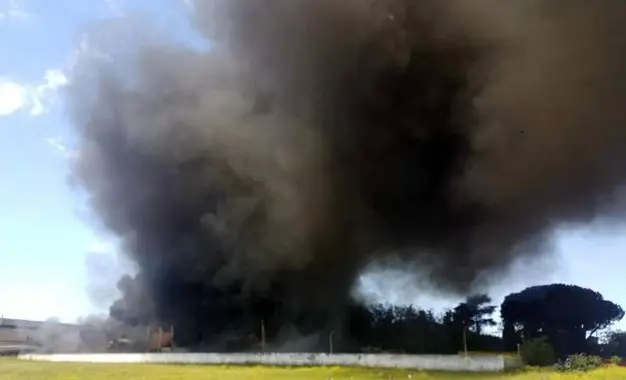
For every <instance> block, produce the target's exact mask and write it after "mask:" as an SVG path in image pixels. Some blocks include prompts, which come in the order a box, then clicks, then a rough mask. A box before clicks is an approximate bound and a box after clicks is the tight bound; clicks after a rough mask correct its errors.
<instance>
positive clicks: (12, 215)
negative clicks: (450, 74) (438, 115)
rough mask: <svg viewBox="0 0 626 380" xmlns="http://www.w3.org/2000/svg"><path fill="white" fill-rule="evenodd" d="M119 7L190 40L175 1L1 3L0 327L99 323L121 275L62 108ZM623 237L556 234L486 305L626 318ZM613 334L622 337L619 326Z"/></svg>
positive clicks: (391, 287) (396, 289)
mask: <svg viewBox="0 0 626 380" xmlns="http://www.w3.org/2000/svg"><path fill="white" fill-rule="evenodd" d="M124 1H127V2H128V4H130V3H131V2H132V4H133V6H135V7H138V8H142V7H143V8H145V9H150V11H151V12H152V14H153V15H154V16H155V17H156V18H158V19H162V20H168V21H170V22H172V23H174V24H175V25H174V26H176V25H178V26H180V30H181V32H182V33H181V37H183V38H188V37H189V34H188V32H187V31H186V30H185V29H184V28H183V23H182V12H181V11H182V7H181V6H180V5H181V4H179V2H182V0H132V1H131V0H108V1H107V0H89V1H86V0H64V1H63V2H62V4H63V5H62V6H59V4H60V2H56V1H50V0H21V1H20V0H0V57H2V59H0V173H1V177H0V178H1V182H0V258H1V261H0V313H1V314H4V316H5V317H14V318H28V319H45V318H47V317H51V316H55V317H59V318H60V319H62V320H65V321H73V320H75V319H76V318H77V317H79V316H81V315H85V314H88V313H91V312H97V311H101V310H102V307H103V306H105V305H106V304H107V303H108V302H109V299H110V297H111V294H107V296H106V297H105V296H103V297H102V302H100V303H99V304H94V303H93V302H91V300H90V297H89V296H88V292H87V291H86V289H87V288H88V285H99V284H102V285H107V284H110V283H111V281H112V280H113V279H114V278H116V277H117V276H119V274H120V273H121V271H123V270H124V268H128V265H127V264H125V263H123V262H121V261H120V259H119V257H117V255H116V249H115V241H114V239H113V238H112V237H110V236H105V235H102V233H101V232H98V231H96V230H95V229H93V228H92V227H91V224H90V223H89V217H88V216H87V213H86V210H85V205H84V204H83V198H82V197H81V194H80V193H79V192H78V191H76V190H75V189H72V188H70V187H69V186H68V183H67V179H66V177H67V173H68V167H69V165H70V163H71V160H72V154H73V150H72V135H71V131H70V128H69V125H68V122H67V120H66V117H65V114H64V108H63V98H62V96H61V94H62V90H63V87H64V85H66V81H67V77H66V76H65V73H67V70H70V69H71V65H72V62H73V61H74V60H75V59H76V57H77V54H80V53H81V51H82V50H81V49H84V48H85V46H84V40H83V39H82V37H81V36H82V35H83V31H84V29H85V28H86V27H87V26H89V25H90V24H91V23H93V22H94V21H96V20H98V19H101V18H103V17H107V16H115V15H119V14H121V13H123V12H126V11H128V10H129V9H130V7H129V6H128V4H127V3H125V2H124ZM81 42H82V43H83V44H82V45H81ZM625 232H626V228H624V227H623V226H611V228H610V229H608V228H606V227H605V228H601V227H597V228H594V229H591V228H581V229H578V230H570V231H562V232H560V233H559V234H557V235H556V237H555V239H556V241H557V244H556V246H555V250H554V252H551V253H550V255H548V256H547V258H546V260H544V261H542V262H539V263H521V264H520V265H519V266H518V267H516V269H515V271H514V272H515V274H514V275H513V276H512V277H511V278H509V279H508V280H507V281H506V283H502V284H499V285H496V286H495V287H494V288H493V289H492V290H491V291H490V293H491V294H492V295H493V296H494V298H495V300H496V302H500V301H501V299H502V297H504V296H505V295H506V294H508V293H510V292H512V291H519V290H522V289H523V288H524V287H526V286H530V285H535V284H543V283H550V282H565V283H573V284H577V285H581V286H585V287H590V288H593V289H595V290H598V291H600V292H601V293H602V294H603V295H604V296H605V297H606V298H608V299H610V300H612V301H615V302H617V303H619V304H621V305H623V306H625V307H626V280H624V278H623V277H621V276H623V275H624V274H625V273H626V272H624V268H626V256H625V255H623V250H624V248H625V247H626V233H625ZM94 257H96V258H99V259H100V260H102V262H103V264H102V266H101V267H100V269H98V270H97V271H96V272H97V273H88V272H87V269H86V268H87V266H86V265H85V262H86V260H87V259H88V258H91V259H92V260H93V259H94ZM93 267H94V266H92V268H93ZM92 272H93V271H92ZM105 288H106V286H105ZM362 288H363V290H364V293H365V294H366V298H368V299H370V300H375V301H381V300H388V301H392V302H417V303H419V304H421V305H424V306H427V307H436V308H441V307H446V306H450V305H452V304H454V303H455V302H458V300H454V299H450V300H448V299H446V300H443V299H441V298H439V297H433V296H428V295H427V294H423V293H422V292H420V291H419V290H418V289H417V288H416V287H415V286H410V285H409V282H408V281H407V279H406V277H403V276H402V275H398V274H397V273H396V274H394V275H393V276H384V275H380V274H379V275H371V276H368V277H367V278H364V279H363V281H362ZM98 289H99V288H98ZM98 289H96V290H98ZM109 289H110V287H109ZM99 290H103V289H99ZM104 290H106V289H104ZM619 327H621V328H626V321H624V322H622V323H620V325H619Z"/></svg>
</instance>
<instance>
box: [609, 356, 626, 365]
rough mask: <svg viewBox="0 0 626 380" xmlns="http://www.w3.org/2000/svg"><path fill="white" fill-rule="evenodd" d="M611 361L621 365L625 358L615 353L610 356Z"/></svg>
mask: <svg viewBox="0 0 626 380" xmlns="http://www.w3.org/2000/svg"><path fill="white" fill-rule="evenodd" d="M609 362H610V363H611V364H613V365H621V364H622V363H623V362H624V359H622V358H620V357H619V356H617V355H613V356H611V357H610V358H609Z"/></svg>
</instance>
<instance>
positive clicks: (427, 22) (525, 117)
mask: <svg viewBox="0 0 626 380" xmlns="http://www.w3.org/2000/svg"><path fill="white" fill-rule="evenodd" d="M192 3H193V6H192V7H191V8H190V19H191V23H192V24H193V25H194V26H195V27H197V30H198V31H199V32H200V33H201V34H202V35H203V36H204V37H205V38H206V39H207V40H209V41H210V42H211V49H209V51H199V50H197V49H194V48H190V47H187V46H184V45H182V44H179V43H176V42H174V39H173V38H172V39H169V38H168V36H164V35H159V36H158V38H157V39H145V38H143V37H145V34H141V33H135V34H131V33H129V34H128V35H141V38H137V40H133V39H132V38H127V37H125V38H124V41H122V42H120V40H119V39H117V40H116V46H115V49H109V48H110V46H109V48H107V46H100V47H98V48H99V49H100V50H99V52H100V53H102V54H103V55H105V56H106V57H107V59H106V60H103V61H98V62H95V61H93V60H91V61H85V62H82V63H80V64H79V65H78V66H77V68H76V71H75V73H74V77H73V78H72V85H71V88H70V94H69V95H70V104H71V109H72V118H73V122H74V126H75V129H76V132H77V135H78V137H79V145H80V146H79V148H80V155H79V157H78V159H77V160H76V167H75V170H74V173H73V175H74V179H75V180H76V181H77V182H78V183H79V184H80V185H81V186H82V187H83V188H84V189H85V190H86V191H87V192H88V194H89V197H90V202H91V205H92V208H93V210H94V212H95V214H96V215H97V217H98V220H100V221H101V222H102V224H103V225H104V226H105V227H106V228H107V229H109V230H110V231H111V232H113V233H115V234H117V235H118V236H120V237H121V238H122V239H123V241H124V244H125V245H124V249H125V252H126V253H127V255H128V256H129V257H130V258H132V260H133V261H134V262H135V263H136V264H137V266H138V268H139V272H138V274H137V275H136V276H126V277H124V278H122V279H121V280H120V282H119V285H118V286H119V289H120V290H121V293H122V296H121V298H120V299H119V300H118V301H117V302H116V303H115V304H114V305H112V306H111V315H112V316H113V317H114V318H116V319H119V320H122V321H125V322H126V323H129V324H146V325H162V326H164V327H165V326H169V325H174V326H175V329H176V340H177V343H179V344H180V345H197V346H201V345H211V347H217V346H212V345H213V344H215V343H218V342H219V340H220V339H219V337H221V336H223V333H224V332H227V331H228V332H236V333H237V334H239V335H240V336H248V335H249V334H251V333H253V334H256V333H257V332H258V331H259V326H260V325H261V321H265V331H266V334H267V340H268V344H271V343H272V342H273V343H274V344H275V345H281V344H283V343H285V342H287V341H290V342H291V343H294V335H296V336H308V337H309V338H308V339H307V340H306V342H305V341H304V340H303V341H302V342H305V343H302V344H295V343H294V344H293V345H291V346H289V347H290V348H289V349H290V350H314V349H316V348H318V347H320V344H321V346H323V347H325V346H326V343H325V341H326V337H327V336H328V335H327V333H328V332H329V331H330V330H333V331H337V342H338V343H337V344H338V345H339V344H340V343H341V342H343V343H347V342H349V337H348V336H346V335H345V334H342V333H341V332H342V326H343V323H344V321H345V318H344V317H345V313H346V310H347V306H348V305H349V304H350V302H352V301H351V299H350V291H351V288H352V286H353V284H354V282H355V279H356V278H357V276H358V275H359V273H360V272H361V270H362V269H363V268H364V267H365V266H366V265H368V264H370V263H371V262H373V261H375V260H377V259H379V258H384V257H388V256H394V257H396V258H398V259H400V260H403V261H404V262H406V263H407V264H411V265H416V266H419V267H420V268H421V269H422V272H423V273H427V275H428V276H429V281H430V282H431V283H432V284H434V285H435V286H437V287H439V288H440V289H442V291H447V292H450V293H465V292H467V291H470V290H471V289H472V288H473V287H474V286H475V285H476V284H477V283H479V282H480V281H481V280H482V279H484V278H485V277H486V276H487V277H488V276H493V275H501V274H506V270H507V268H508V267H509V265H510V264H511V263H512V262H514V261H515V260H516V259H518V258H520V257H532V256H533V255H540V254H542V253H543V252H545V251H546V250H549V249H545V248H546V244H549V236H550V234H551V232H552V230H553V229H554V228H556V227H559V226H562V225H568V224H575V223H587V222H590V221H592V220H594V218H596V217H598V216H611V215H614V214H616V213H619V212H621V210H622V208H621V206H623V202H622V201H623V197H622V196H621V190H622V189H623V186H622V185H623V184H624V179H625V175H626V168H625V167H624V166H625V165H626V164H625V162H626V161H625V160H624V159H623V158H624V152H626V150H625V149H624V148H626V128H624V118H625V116H624V113H623V104H625V103H624V102H625V101H626V81H625V80H624V77H623V76H624V74H623V67H624V63H626V60H625V58H626V39H624V37H623V32H624V31H625V30H624V29H626V25H624V23H623V19H624V16H626V3H625V2H624V1H620V0H606V1H603V2H602V4H600V3H597V2H591V1H583V0H580V1H578V0H568V1H561V0H548V1H528V0H504V1H503V0H481V1H466V0H448V1H439V0H425V1H413V0H375V1H371V0H345V1H336V0H300V1H289V0H205V1H200V0H198V1H193V2H192ZM128 22H129V23H130V25H132V20H129V21H128ZM135 27H136V25H135ZM109 30H113V29H109ZM106 33H110V32H105V34H106ZM104 40H106V38H104ZM146 41H148V42H146ZM121 45H123V48H122V47H120V46H121ZM290 331H295V333H294V332H290ZM315 333H323V334H321V335H320V336H322V337H323V338H322V340H321V342H322V343H320V342H319V341H318V340H317V339H315V338H314V336H315V335H314V334H315ZM311 337H313V338H311ZM276 347H278V346H274V348H276ZM337 349H340V347H339V346H338V347H337Z"/></svg>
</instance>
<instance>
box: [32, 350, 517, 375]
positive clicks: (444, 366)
mask: <svg viewBox="0 0 626 380" xmlns="http://www.w3.org/2000/svg"><path fill="white" fill-rule="evenodd" d="M20 359H24V360H40V361H54V362H88V363H172V364H213V365H244V364H257V365H269V366H349V367H372V368H403V369H418V370H428V371H468V372H502V371H505V370H512V369H515V368H517V367H519V366H520V363H519V361H518V360H515V359H512V358H505V357H504V356H501V355H498V356H495V355H494V356H485V355H481V356H467V357H466V356H462V355H392V354H333V355H329V354H306V353H237V354H217V353H175V352H174V353H150V354H48V355H38V354H29V355H21V356H20Z"/></svg>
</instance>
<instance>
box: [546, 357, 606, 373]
mask: <svg viewBox="0 0 626 380" xmlns="http://www.w3.org/2000/svg"><path fill="white" fill-rule="evenodd" d="M601 366H602V358H601V357H599V356H594V355H585V354H576V355H570V356H568V357H567V359H565V362H563V363H559V364H558V365H557V369H558V370H559V371H562V372H574V371H581V372H586V371H591V370H593V369H596V368H599V367H601Z"/></svg>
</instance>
